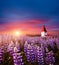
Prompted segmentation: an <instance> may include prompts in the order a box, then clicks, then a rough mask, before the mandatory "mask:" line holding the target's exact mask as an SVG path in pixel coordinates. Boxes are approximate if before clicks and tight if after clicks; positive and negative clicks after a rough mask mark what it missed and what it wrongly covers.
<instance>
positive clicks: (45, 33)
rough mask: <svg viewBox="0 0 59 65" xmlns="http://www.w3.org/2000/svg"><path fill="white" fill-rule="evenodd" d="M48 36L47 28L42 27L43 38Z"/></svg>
mask: <svg viewBox="0 0 59 65" xmlns="http://www.w3.org/2000/svg"><path fill="white" fill-rule="evenodd" d="M46 35H47V30H46V28H45V26H43V27H42V30H41V37H45V36H46Z"/></svg>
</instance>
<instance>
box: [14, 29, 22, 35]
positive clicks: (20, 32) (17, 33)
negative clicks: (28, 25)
mask: <svg viewBox="0 0 59 65" xmlns="http://www.w3.org/2000/svg"><path fill="white" fill-rule="evenodd" d="M13 35H14V36H20V35H22V31H18V30H16V31H13Z"/></svg>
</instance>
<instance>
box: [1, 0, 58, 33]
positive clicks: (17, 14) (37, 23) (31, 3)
mask: <svg viewBox="0 0 59 65" xmlns="http://www.w3.org/2000/svg"><path fill="white" fill-rule="evenodd" d="M43 25H45V26H46V28H47V31H48V32H50V33H54V34H57V33H59V0H0V33H1V32H3V33H4V32H11V31H13V30H20V31H22V32H23V33H25V34H39V33H40V31H41V27H42V26H43Z"/></svg>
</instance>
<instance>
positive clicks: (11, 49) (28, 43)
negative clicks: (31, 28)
mask: <svg viewBox="0 0 59 65" xmlns="http://www.w3.org/2000/svg"><path fill="white" fill-rule="evenodd" d="M0 65H59V37H58V36H47V37H45V38H42V37H28V36H26V37H18V38H15V37H12V36H2V35H1V36H0Z"/></svg>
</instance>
